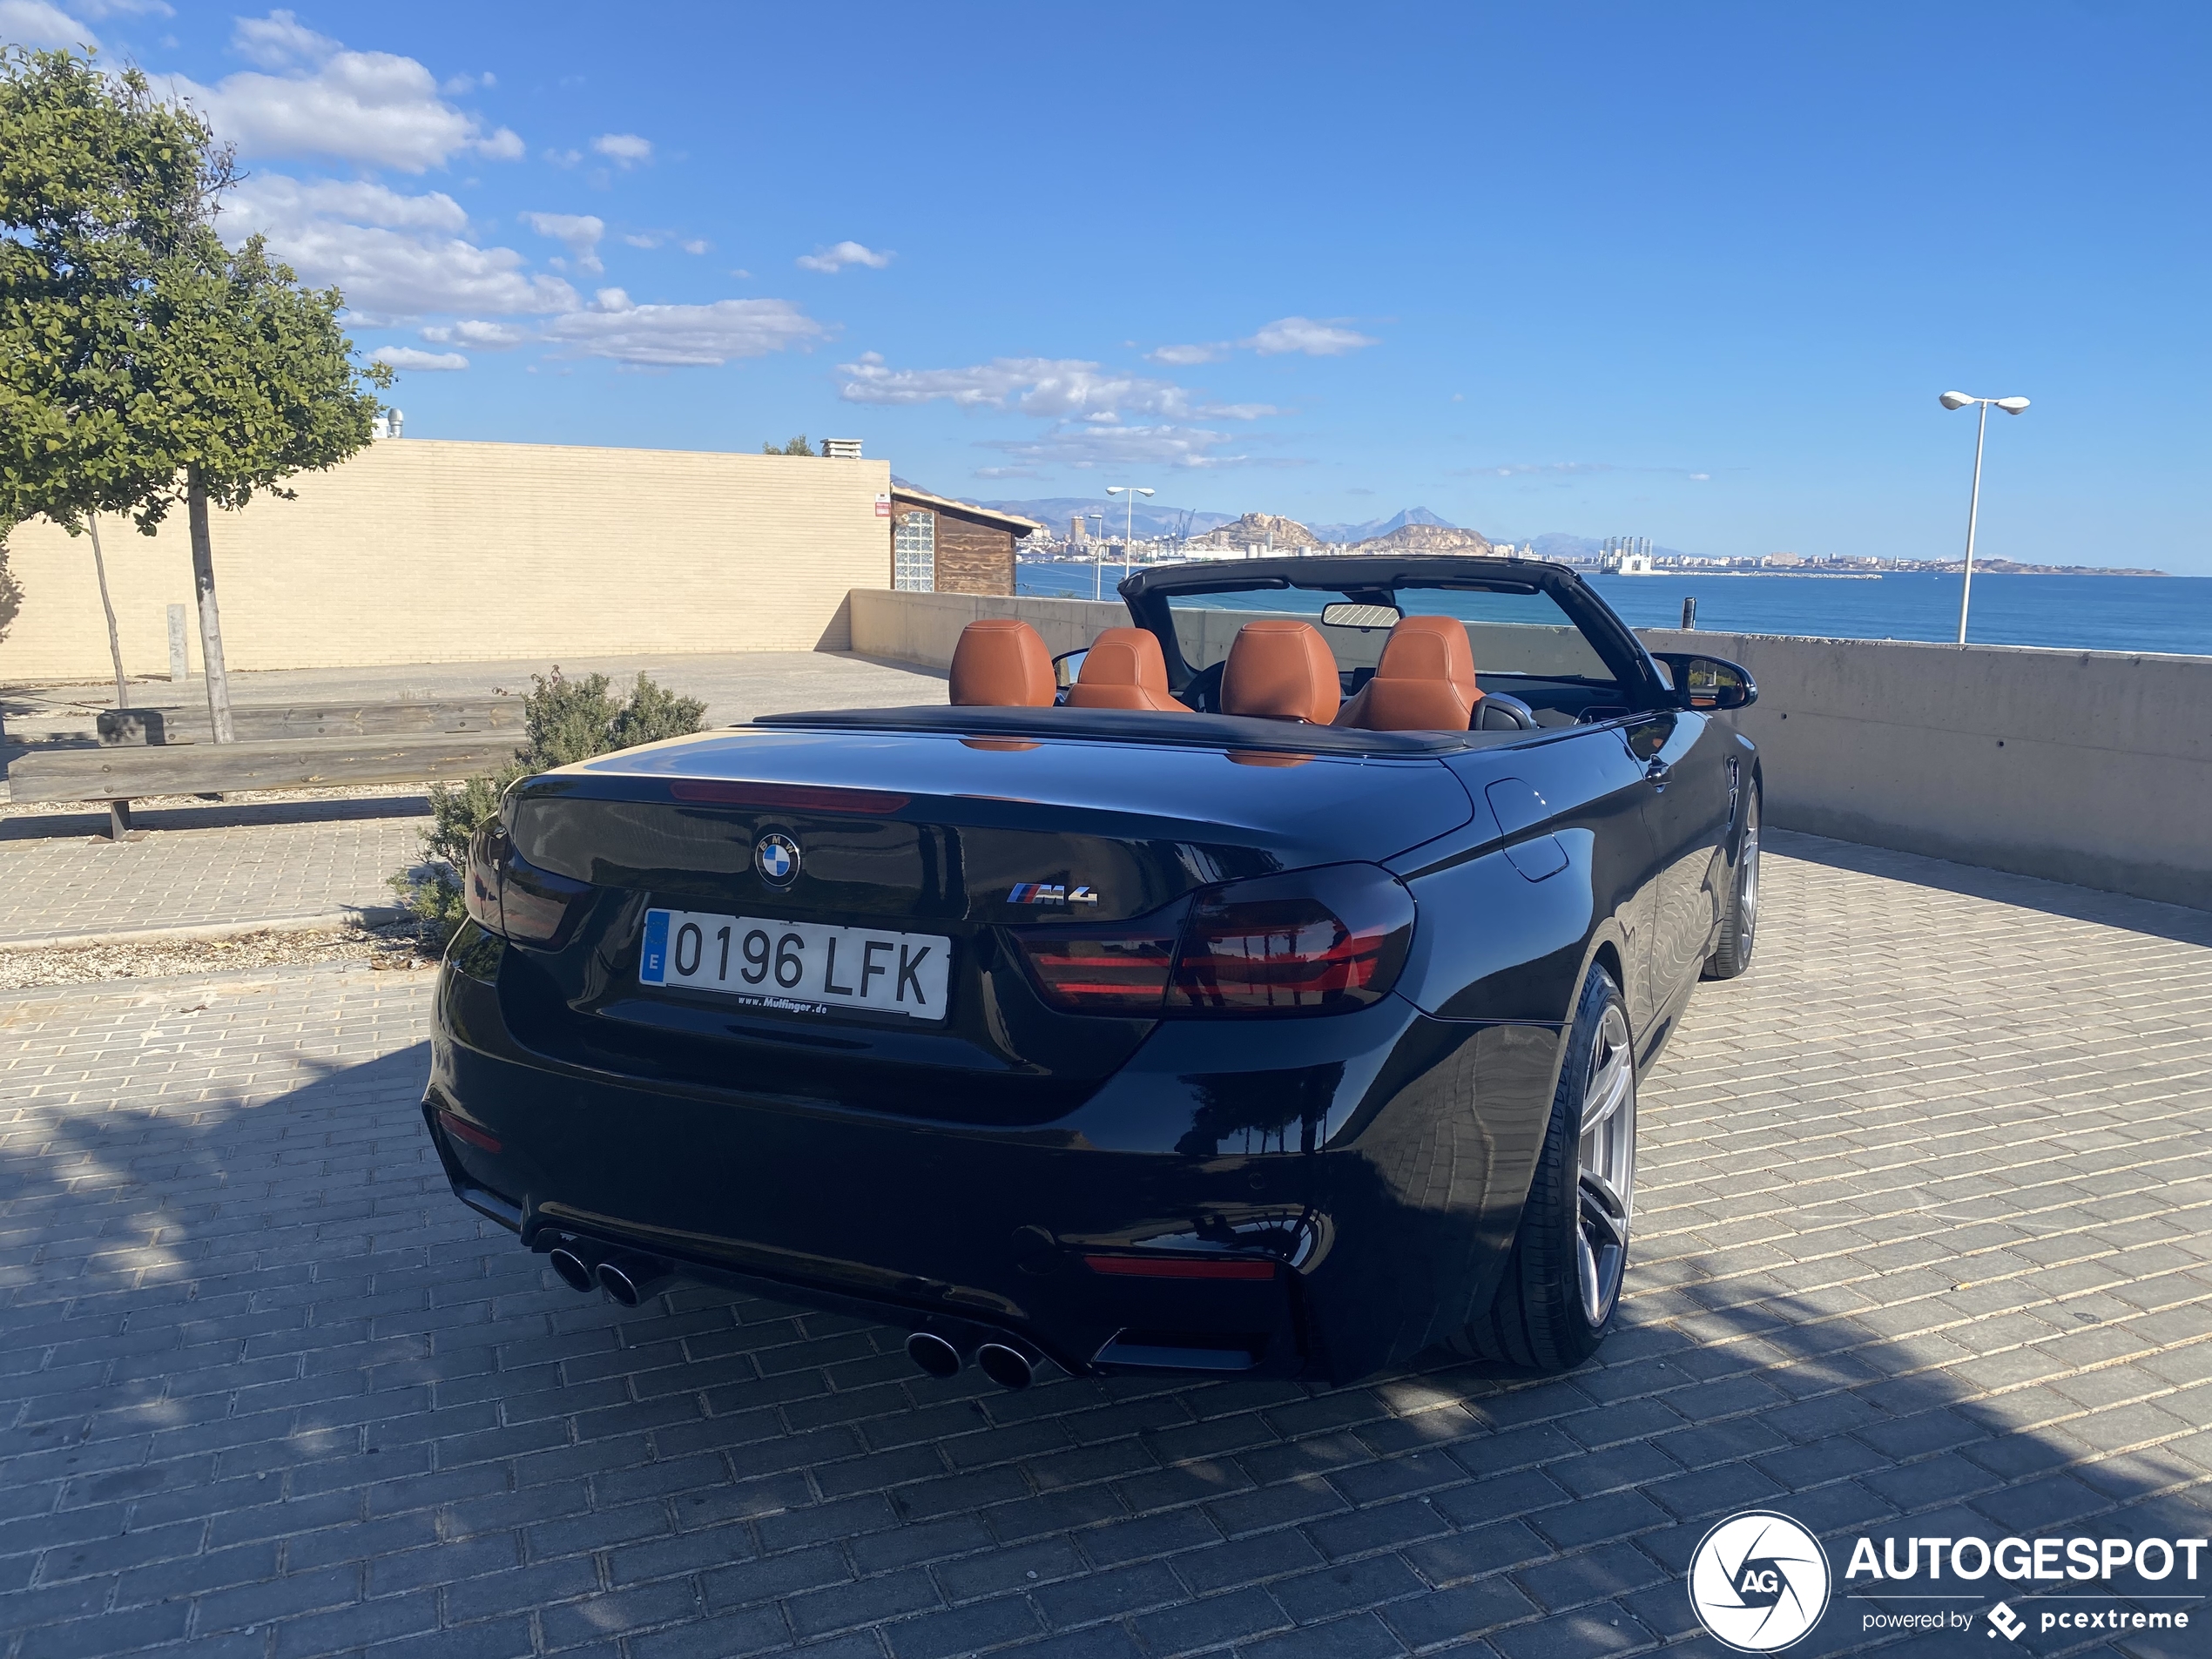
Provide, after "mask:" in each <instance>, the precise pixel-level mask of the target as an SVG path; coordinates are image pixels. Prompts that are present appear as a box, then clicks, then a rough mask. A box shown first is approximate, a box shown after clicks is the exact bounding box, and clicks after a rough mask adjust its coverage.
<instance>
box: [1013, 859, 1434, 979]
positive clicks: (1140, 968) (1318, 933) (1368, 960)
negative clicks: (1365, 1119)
mask: <svg viewBox="0 0 2212 1659" xmlns="http://www.w3.org/2000/svg"><path fill="white" fill-rule="evenodd" d="M1179 911H1180V907H1176V908H1175V909H1171V910H1168V911H1157V912H1155V913H1153V914H1151V915H1149V916H1140V917H1138V918H1137V919H1136V920H1135V921H1128V922H1123V923H1121V924H1119V925H1117V926H1116V925H1112V924H1100V925H1096V926H1092V927H1081V926H1072V927H1025V928H1022V929H1018V930H1016V931H1015V934H1014V937H1015V940H1016V941H1018V942H1019V943H1020V945H1021V947H1022V954H1023V955H1024V956H1025V957H1026V958H1027V959H1028V964H1029V968H1030V972H1031V974H1032V975H1033V976H1034V977H1035V981H1036V982H1037V987H1038V988H1039V989H1040V990H1041V991H1042V993H1043V994H1044V996H1045V999H1046V1000H1047V1001H1049V1002H1052V1003H1054V1004H1055V1005H1056V1006H1058V1007H1060V1008H1067V1009H1069V1010H1070V1011H1072V1012H1075V1013H1083V1014H1130V1015H1150V1014H1167V1015H1200V1016H1204V1015H1286V1014H1335V1013H1341V1012H1344V1011H1346V1010H1348V1009H1352V1008H1366V1007H1367V1006H1369V1005H1370V1004H1371V1003H1373V1002H1376V1001H1380V1000H1381V999H1382V997H1383V996H1384V995H1386V993H1387V992H1388V991H1389V990H1390V988H1391V987H1392V986H1393V984H1395V983H1396V982H1397V980H1398V974H1399V969H1400V968H1403V967H1404V966H1405V962H1406V947H1407V946H1408V944H1409V943H1411V941H1412V939H1413V894H1409V893H1407V892H1406V889H1405V887H1403V886H1402V885H1401V884H1400V883H1399V880H1398V879H1397V878H1396V877H1394V876H1393V875H1392V874H1391V873H1390V872H1388V871H1387V870H1384V869H1379V868H1378V867H1375V866H1374V865H1372V864H1332V865H1328V866H1325V867H1322V868H1320V869H1318V870H1298V871H1293V872H1291V873H1288V874H1285V875H1271V876H1261V877H1258V878H1257V879H1255V880H1250V881H1232V882H1229V883H1227V884H1225V885H1224V886H1221V887H1209V888H1205V889H1204V890H1202V891H1201V892H1200V893H1199V894H1197V899H1196V900H1195V902H1194V903H1193V904H1192V905H1191V906H1190V910H1189V912H1188V914H1187V915H1185V914H1178V912H1179Z"/></svg>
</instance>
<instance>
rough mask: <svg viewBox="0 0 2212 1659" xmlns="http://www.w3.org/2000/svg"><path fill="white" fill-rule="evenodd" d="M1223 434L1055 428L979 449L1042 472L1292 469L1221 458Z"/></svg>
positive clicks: (1255, 459)
mask: <svg viewBox="0 0 2212 1659" xmlns="http://www.w3.org/2000/svg"><path fill="white" fill-rule="evenodd" d="M1231 442H1234V440H1233V439H1232V438H1231V435H1229V434H1228V433H1226V432H1214V431H1210V430H1208V429H1207V428H1204V427H1183V426H1167V425H1163V426H1105V427H1099V426H1091V425H1088V424H1085V425H1080V426H1059V427H1055V428H1053V429H1052V430H1051V431H1049V432H1047V433H1045V434H1044V435H1042V436H1041V437H1036V438H1030V439H1001V440H997V441H994V442H988V443H987V444H985V445H984V446H983V447H984V448H990V449H996V450H999V451H1001V453H1002V454H1004V455H1006V456H1007V457H1008V459H1010V460H1012V461H1014V462H1017V463H1019V462H1026V463H1029V464H1032V465H1035V466H1042V467H1055V466H1057V467H1072V468H1075V469H1078V470H1084V471H1087V470H1089V469H1091V468H1093V467H1179V468H1185V469H1199V468H1214V467H1242V466H1296V465H1298V464H1299V463H1298V462H1287V461H1282V460H1278V459H1275V458H1273V457H1266V456H1260V455H1225V454H1224V453H1222V451H1223V449H1224V446H1226V445H1228V444H1230V443H1231Z"/></svg>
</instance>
